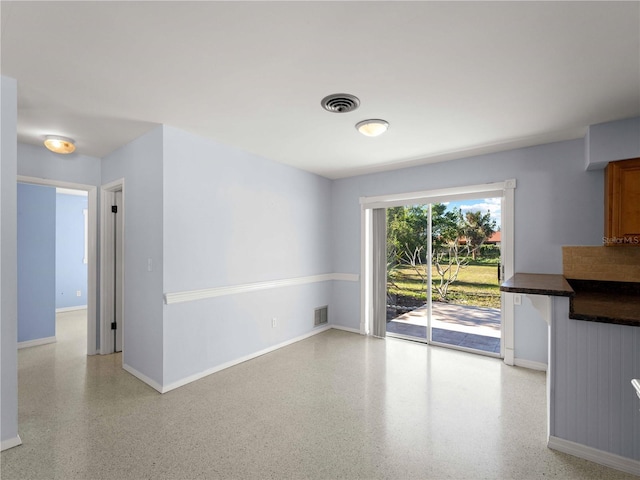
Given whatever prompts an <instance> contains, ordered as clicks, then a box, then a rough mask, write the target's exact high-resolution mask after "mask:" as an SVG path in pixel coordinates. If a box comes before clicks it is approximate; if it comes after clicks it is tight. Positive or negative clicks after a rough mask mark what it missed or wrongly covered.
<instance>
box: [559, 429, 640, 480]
mask: <svg viewBox="0 0 640 480" xmlns="http://www.w3.org/2000/svg"><path fill="white" fill-rule="evenodd" d="M547 446H548V447H549V448H552V449H554V450H558V451H559V452H563V453H568V454H569V455H573V456H574V457H579V458H583V459H585V460H589V461H591V462H595V463H599V464H600V465H604V466H606V467H611V468H615V469H616V470H620V471H622V472H627V473H631V474H632V475H640V461H638V460H633V459H631V458H626V457H621V456H620V455H616V454H615V453H609V452H605V451H603V450H598V449H597V448H592V447H587V446H586V445H582V444H581V443H575V442H572V441H570V440H565V439H563V438H558V437H554V436H551V437H549V442H548V443H547Z"/></svg>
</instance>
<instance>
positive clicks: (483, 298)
mask: <svg viewBox="0 0 640 480" xmlns="http://www.w3.org/2000/svg"><path fill="white" fill-rule="evenodd" d="M479 263H480V262H477V263H476V264H473V265H467V266H466V267H464V268H462V269H461V270H460V274H459V275H458V279H457V280H456V281H455V282H454V283H453V284H451V285H450V286H449V294H448V296H447V299H448V301H450V302H451V303H458V304H465V305H475V306H479V307H492V308H500V289H499V285H498V276H497V269H498V266H497V264H495V263H494V264H479ZM421 271H422V272H424V267H422V270H421ZM393 280H394V281H393V283H394V284H395V285H396V286H397V288H396V287H394V286H393V285H392V284H391V283H389V285H388V291H389V293H390V294H393V295H401V296H406V297H412V298H415V299H420V300H425V301H426V296H427V295H426V291H425V287H424V284H423V283H422V280H421V279H420V276H419V275H418V274H417V273H416V272H415V270H414V269H413V268H411V267H408V268H399V269H397V270H396V271H395V273H394V279H393ZM432 280H433V285H436V284H438V283H439V280H440V277H439V275H438V273H437V271H436V269H435V267H433V272H432ZM437 295H438V294H437V291H436V290H435V288H434V289H433V298H434V299H436V298H437Z"/></svg>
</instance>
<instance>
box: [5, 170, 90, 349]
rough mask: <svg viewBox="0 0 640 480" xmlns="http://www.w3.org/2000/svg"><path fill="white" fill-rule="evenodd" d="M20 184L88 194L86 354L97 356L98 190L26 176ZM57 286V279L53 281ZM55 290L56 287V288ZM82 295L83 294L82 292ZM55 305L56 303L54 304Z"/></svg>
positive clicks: (18, 177) (19, 180)
mask: <svg viewBox="0 0 640 480" xmlns="http://www.w3.org/2000/svg"><path fill="white" fill-rule="evenodd" d="M17 181H18V183H23V184H27V185H40V186H45V187H52V188H53V189H56V188H61V189H69V190H71V191H84V192H87V213H86V222H87V223H86V237H85V238H86V246H85V251H84V254H85V257H86V261H87V263H86V268H87V282H86V284H87V287H86V306H87V310H86V312H87V314H86V354H87V355H95V354H97V353H98V339H97V332H98V328H97V325H98V309H97V285H98V274H97V271H98V269H97V265H98V261H97V230H98V229H97V226H98V221H97V218H98V207H97V205H98V188H97V187H96V186H93V185H84V184H78V183H72V182H62V181H57V180H51V179H43V178H35V177H28V176H24V175H18V176H17ZM53 283H54V284H55V279H54V281H53ZM54 288H55V287H54ZM81 293H82V292H81ZM54 303H55V302H54Z"/></svg>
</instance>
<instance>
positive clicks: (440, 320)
mask: <svg viewBox="0 0 640 480" xmlns="http://www.w3.org/2000/svg"><path fill="white" fill-rule="evenodd" d="M431 311H432V319H431V327H432V332H431V336H432V339H433V341H434V342H440V343H446V344H449V345H455V346H459V347H465V348H472V349H475V350H482V351H485V352H491V353H497V354H499V353H500V309H497V308H484V307H473V306H469V305H456V304H452V303H443V302H433V303H432V306H431ZM387 333H392V334H393V333H395V334H398V335H406V336H410V337H416V338H421V339H426V338H427V306H426V305H424V306H422V307H419V308H416V309H415V310H413V311H411V312H407V313H405V314H402V315H400V316H398V317H396V318H394V319H392V320H390V321H388V322H387Z"/></svg>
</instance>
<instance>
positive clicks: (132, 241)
mask: <svg viewBox="0 0 640 480" xmlns="http://www.w3.org/2000/svg"><path fill="white" fill-rule="evenodd" d="M162 137H163V127H162V126H160V127H157V128H155V129H154V130H152V131H150V132H149V133H146V134H145V135H143V136H141V137H139V138H137V139H136V140H134V141H133V142H131V143H129V144H127V145H125V146H123V147H121V148H119V149H118V150H116V151H115V152H113V153H111V154H109V155H108V156H106V157H105V158H104V159H103V160H102V172H101V178H102V184H103V185H105V184H108V183H111V182H113V181H115V180H118V179H121V178H124V221H125V230H124V262H125V265H124V289H125V293H124V332H123V334H124V337H123V342H124V359H123V363H125V364H126V365H128V366H129V367H131V368H133V369H135V370H137V371H138V372H139V373H141V374H143V375H146V376H147V377H149V378H150V379H151V380H153V381H154V382H157V383H158V384H162V368H163V367H162V363H163V360H162V338H163V323H162V315H163V312H162V304H163V298H162V269H163V265H162V204H163V200H162ZM148 259H151V261H152V265H153V268H152V271H150V272H149V271H148V269H147V264H148Z"/></svg>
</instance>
